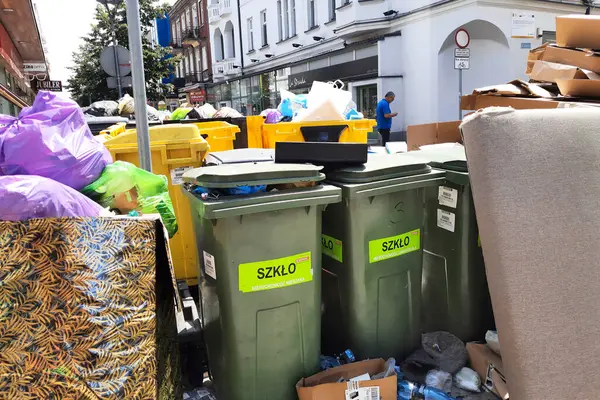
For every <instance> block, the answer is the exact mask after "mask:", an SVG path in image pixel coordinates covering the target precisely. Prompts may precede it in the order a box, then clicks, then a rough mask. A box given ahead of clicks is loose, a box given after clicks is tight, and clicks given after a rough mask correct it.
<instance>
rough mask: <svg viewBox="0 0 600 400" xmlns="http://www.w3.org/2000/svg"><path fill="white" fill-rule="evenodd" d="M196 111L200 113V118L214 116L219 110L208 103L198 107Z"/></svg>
mask: <svg viewBox="0 0 600 400" xmlns="http://www.w3.org/2000/svg"><path fill="white" fill-rule="evenodd" d="M196 112H197V113H198V115H200V118H212V117H213V116H214V115H215V114H216V112H217V110H216V109H215V108H214V107H213V106H212V104H210V103H206V104H204V105H203V106H200V107H197V108H196Z"/></svg>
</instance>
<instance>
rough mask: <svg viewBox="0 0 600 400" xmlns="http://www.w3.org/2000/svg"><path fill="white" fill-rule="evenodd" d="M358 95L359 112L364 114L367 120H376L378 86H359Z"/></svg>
mask: <svg viewBox="0 0 600 400" xmlns="http://www.w3.org/2000/svg"><path fill="white" fill-rule="evenodd" d="M356 94H357V96H356V98H357V100H358V101H357V102H356V103H357V104H356V105H357V107H358V111H359V112H361V113H363V115H364V116H365V118H371V119H374V118H375V116H376V115H375V110H376V108H377V85H376V84H375V85H366V86H358V87H357V88H356Z"/></svg>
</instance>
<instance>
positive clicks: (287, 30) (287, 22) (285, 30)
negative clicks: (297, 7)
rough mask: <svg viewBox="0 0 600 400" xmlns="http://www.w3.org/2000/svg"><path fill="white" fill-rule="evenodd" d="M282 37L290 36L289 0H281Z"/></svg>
mask: <svg viewBox="0 0 600 400" xmlns="http://www.w3.org/2000/svg"><path fill="white" fill-rule="evenodd" d="M283 37H284V38H285V39H288V38H289V37H290V7H289V0H283Z"/></svg>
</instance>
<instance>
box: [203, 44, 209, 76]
mask: <svg viewBox="0 0 600 400" xmlns="http://www.w3.org/2000/svg"><path fill="white" fill-rule="evenodd" d="M202 68H204V71H206V70H207V69H208V53H207V51H206V46H204V47H202Z"/></svg>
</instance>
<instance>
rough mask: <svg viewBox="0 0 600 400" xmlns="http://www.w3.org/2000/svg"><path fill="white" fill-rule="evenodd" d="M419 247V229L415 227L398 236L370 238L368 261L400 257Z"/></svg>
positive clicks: (373, 261) (374, 261)
mask: <svg viewBox="0 0 600 400" xmlns="http://www.w3.org/2000/svg"><path fill="white" fill-rule="evenodd" d="M420 249H421V230H420V229H416V230H414V231H411V232H407V233H403V234H401V235H398V236H390V237H387V238H382V239H377V240H371V241H370V242H369V262H370V263H371V264H373V263H376V262H380V261H385V260H389V259H390V258H395V257H400V256H403V255H405V254H408V253H412V252H413V251H417V250H420Z"/></svg>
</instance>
